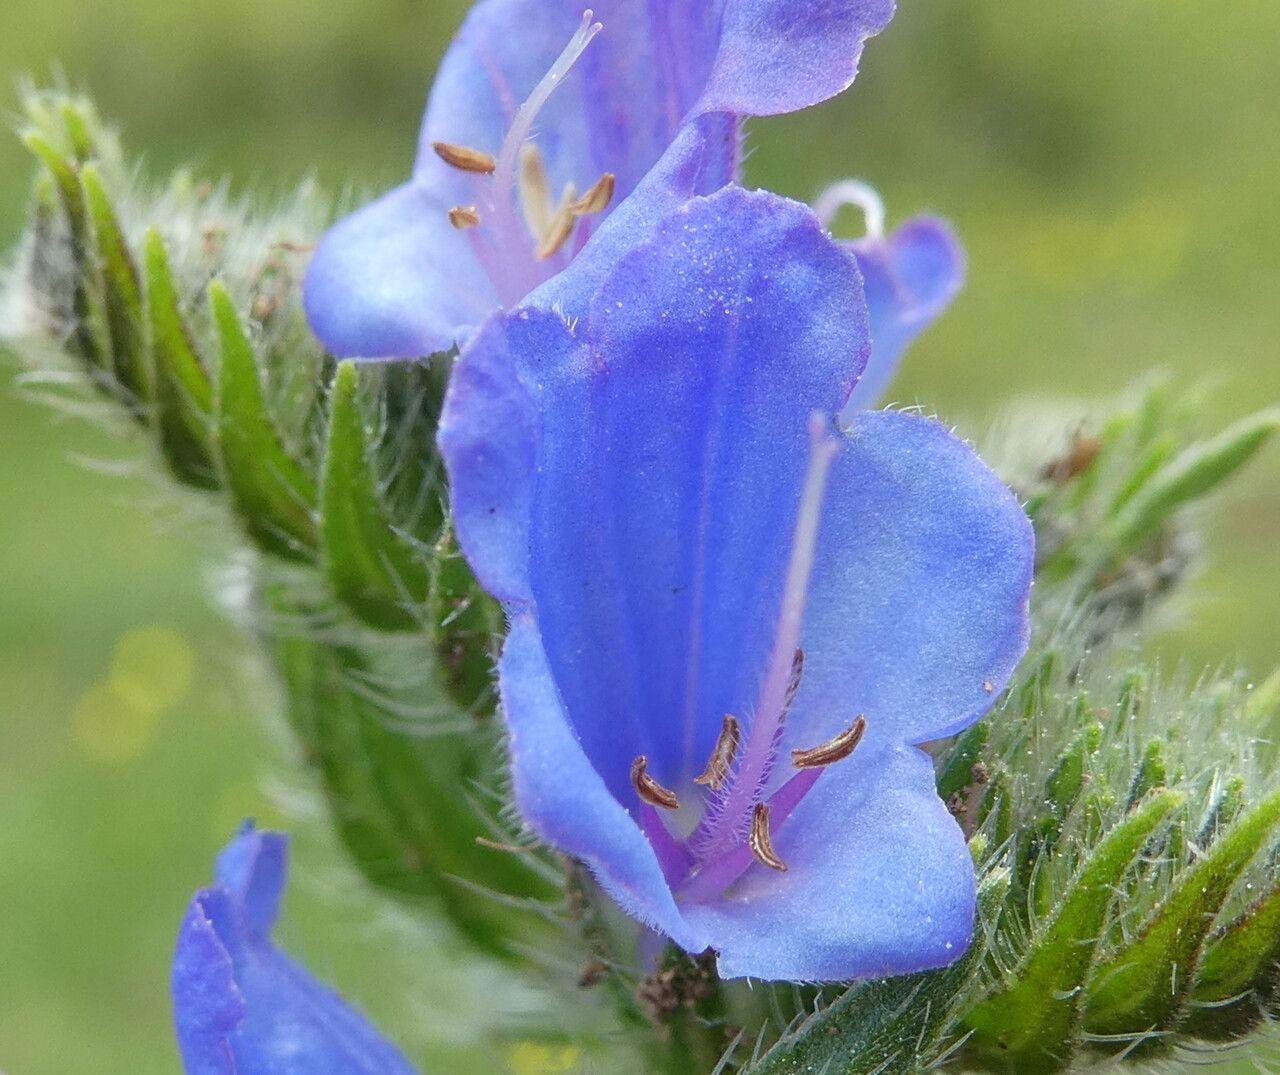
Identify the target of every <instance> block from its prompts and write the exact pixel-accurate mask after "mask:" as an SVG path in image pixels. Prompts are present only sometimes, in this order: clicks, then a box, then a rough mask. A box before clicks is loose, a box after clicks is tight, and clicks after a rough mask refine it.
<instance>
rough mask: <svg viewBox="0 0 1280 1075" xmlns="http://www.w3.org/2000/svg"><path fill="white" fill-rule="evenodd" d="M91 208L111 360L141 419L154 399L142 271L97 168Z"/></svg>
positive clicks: (88, 199) (89, 174)
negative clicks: (137, 264) (141, 277)
mask: <svg viewBox="0 0 1280 1075" xmlns="http://www.w3.org/2000/svg"><path fill="white" fill-rule="evenodd" d="M80 184H81V187H82V188H83V190H84V200H85V209H86V211H87V212H88V214H89V219H90V220H91V221H92V222H93V235H94V240H95V244H96V249H97V255H98V265H99V267H100V270H101V273H102V284H103V304H104V307H105V310H106V317H107V330H108V332H109V333H110V336H111V360H112V369H113V371H114V373H115V378H116V382H117V384H118V385H119V386H120V387H121V388H122V389H123V390H124V393H125V397H124V398H125V402H126V405H127V406H128V407H129V409H130V410H131V412H132V413H133V414H134V416H135V417H137V418H140V419H144V418H145V406H146V405H147V404H149V403H150V402H151V400H152V399H153V397H154V385H153V381H154V378H153V376H152V372H151V355H150V353H149V352H148V350H147V337H146V326H145V321H144V318H143V312H142V285H141V283H140V282H139V280H138V269H137V266H136V265H135V264H134V262H133V255H132V254H131V253H130V252H129V246H128V243H127V242H126V241H125V237H124V233H123V232H122V231H121V229H120V221H119V220H118V219H117V217H116V213H115V210H114V209H113V208H112V206H111V198H110V196H109V195H108V194H107V191H106V188H105V187H104V186H103V185H102V176H101V174H100V173H99V171H98V169H97V167H96V166H94V165H93V164H86V165H85V166H84V167H83V168H81V170H80Z"/></svg>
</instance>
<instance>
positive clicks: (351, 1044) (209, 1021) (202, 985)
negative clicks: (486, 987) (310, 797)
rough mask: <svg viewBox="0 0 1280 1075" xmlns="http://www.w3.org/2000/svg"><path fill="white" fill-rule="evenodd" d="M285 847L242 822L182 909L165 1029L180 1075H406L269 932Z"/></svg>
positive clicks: (372, 1032)
mask: <svg viewBox="0 0 1280 1075" xmlns="http://www.w3.org/2000/svg"><path fill="white" fill-rule="evenodd" d="M286 855H287V843H286V840H285V838H284V837H283V836H282V835H280V834H278V833H263V832H259V831H257V830H256V829H254V828H253V827H252V825H247V826H245V828H243V829H242V830H241V832H240V834H239V835H238V836H237V837H236V838H235V839H234V840H233V841H232V842H231V843H230V844H229V845H228V846H227V848H226V849H225V850H224V851H223V852H222V854H221V855H220V856H219V858H218V864H217V871H216V875H217V877H216V880H217V883H216V884H214V885H212V886H211V887H209V888H206V889H202V890H201V891H200V892H197V893H196V895H195V898H194V899H193V900H192V901H191V905H190V907H189V908H188V909H187V914H186V917H185V918H184V919H183V923H182V927H181V929H180V930H179V933H178V943H177V948H176V951H175V952H174V958H173V970H172V980H171V986H172V993H173V1007H174V1023H175V1026H176V1029H177V1036H178V1047H179V1051H180V1052H181V1054H182V1062H183V1066H184V1068H185V1070H186V1071H187V1072H188V1073H189V1075H295V1073H297V1072H306V1073H307V1075H413V1071H414V1068H413V1066H412V1065H411V1064H410V1063H409V1062H408V1061H407V1060H406V1059H405V1058H404V1056H403V1055H402V1054H401V1053H400V1052H399V1050H397V1049H396V1047H395V1046H394V1045H392V1044H391V1043H390V1042H388V1041H387V1040H386V1039H385V1038H383V1037H382V1036H381V1035H380V1034H379V1033H378V1031H377V1030H376V1029H375V1028H374V1027H373V1026H372V1024H370V1023H369V1022H368V1021H367V1020H366V1019H365V1018H364V1017H363V1016H362V1015H360V1014H359V1013H358V1012H356V1011H355V1010H354V1009H353V1008H352V1007H351V1006H350V1005H348V1004H347V1003H346V1002H345V1001H344V1000H343V999H342V998H341V997H340V996H339V995H338V994H337V993H335V992H334V991H333V990H331V989H329V988H328V987H327V986H325V985H322V984H321V983H320V982H318V981H316V979H314V978H313V977H312V976H311V975H310V974H308V973H307V971H305V970H304V969H303V968H302V967H301V966H299V965H298V964H297V963H294V962H293V961H292V960H291V959H289V957H288V956H286V955H284V954H283V953H282V952H280V951H278V950H277V949H276V948H275V946H274V945H273V944H272V943H271V938H270V935H269V930H270V928H271V926H272V924H273V923H274V921H275V916H276V912H277V910H278V907H279V902H280V896H281V892H282V890H283V886H284V882H285V875H286Z"/></svg>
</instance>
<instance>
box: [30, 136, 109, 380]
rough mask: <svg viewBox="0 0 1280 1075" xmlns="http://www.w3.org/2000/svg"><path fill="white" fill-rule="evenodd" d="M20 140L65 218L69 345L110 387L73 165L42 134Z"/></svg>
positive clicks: (94, 270)
mask: <svg viewBox="0 0 1280 1075" xmlns="http://www.w3.org/2000/svg"><path fill="white" fill-rule="evenodd" d="M22 141H23V143H24V144H25V145H26V147H27V148H28V149H29V150H31V152H32V153H34V154H35V155H36V157H38V158H39V159H40V161H41V162H42V163H43V164H44V166H45V168H47V169H48V171H49V174H50V175H51V176H52V177H53V182H54V185H55V186H56V187H57V189H58V196H59V199H60V200H61V202H62V209H63V212H64V213H66V216H67V224H68V231H69V233H70V236H71V256H72V261H73V262H74V264H75V268H76V281H75V288H74V292H73V295H72V314H73V316H74V318H75V325H74V328H73V331H72V337H71V343H72V346H73V348H74V349H75V351H76V353H77V354H78V355H79V357H80V358H81V359H83V360H84V361H85V362H86V363H87V364H88V366H89V369H90V371H91V372H92V373H94V374H95V379H96V380H97V383H98V384H99V385H100V386H106V385H109V383H110V380H113V379H114V370H113V365H114V363H113V362H112V358H111V340H110V336H109V333H108V329H107V325H106V315H105V312H104V309H103V297H102V290H103V288H102V282H101V278H100V274H99V272H98V267H97V262H96V261H95V260H94V258H93V257H92V256H91V254H90V251H91V250H92V249H93V235H92V232H91V230H90V226H89V217H88V212H87V210H86V208H85V203H84V192H83V190H81V187H80V178H79V176H78V175H77V173H76V169H75V166H74V165H72V164H71V163H70V162H69V161H68V160H67V159H66V158H65V157H64V156H63V155H62V154H61V153H60V152H59V151H58V150H57V149H56V148H55V147H54V145H53V144H52V143H51V142H50V141H49V140H48V139H46V138H45V137H43V136H42V135H40V134H38V133H36V132H35V131H28V132H27V133H25V134H24V135H23V136H22Z"/></svg>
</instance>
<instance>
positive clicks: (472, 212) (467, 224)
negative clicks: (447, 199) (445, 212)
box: [449, 205, 480, 231]
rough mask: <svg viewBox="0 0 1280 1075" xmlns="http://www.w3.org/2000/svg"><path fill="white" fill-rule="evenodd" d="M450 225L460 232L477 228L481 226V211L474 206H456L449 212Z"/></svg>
mask: <svg viewBox="0 0 1280 1075" xmlns="http://www.w3.org/2000/svg"><path fill="white" fill-rule="evenodd" d="M449 223H450V224H452V225H453V226H454V227H455V228H457V229H458V230H459V231H466V230H467V228H474V227H477V226H478V225H479V224H480V210H479V209H477V208H476V207H475V206H474V205H455V206H454V207H453V208H452V209H450V210H449Z"/></svg>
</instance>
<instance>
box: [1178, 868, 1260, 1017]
mask: <svg viewBox="0 0 1280 1075" xmlns="http://www.w3.org/2000/svg"><path fill="white" fill-rule="evenodd" d="M1278 971H1280V883H1278V884H1277V885H1276V886H1275V887H1274V888H1272V890H1271V891H1270V892H1269V893H1268V894H1267V895H1265V896H1263V897H1262V899H1260V900H1258V901H1257V902H1256V903H1254V905H1253V906H1252V907H1250V908H1249V909H1248V910H1247V911H1245V913H1244V914H1242V915H1241V916H1240V917H1239V918H1237V919H1236V920H1235V921H1234V922H1232V923H1231V925H1229V926H1227V928H1226V929H1224V930H1223V931H1222V932H1221V933H1220V934H1218V936H1217V937H1215V938H1214V939H1213V941H1212V942H1211V943H1210V945H1209V950H1208V952H1206V953H1205V957H1204V962H1203V964H1201V967H1200V973H1199V975H1198V976H1197V978H1196V985H1195V990H1194V991H1193V993H1192V997H1193V1005H1192V1009H1191V1011H1190V1013H1189V1015H1188V1018H1187V1020H1186V1022H1185V1023H1183V1025H1182V1026H1181V1027H1180V1029H1181V1030H1183V1031H1185V1032H1186V1033H1188V1034H1192V1035H1194V1036H1196V1037H1200V1038H1208V1039H1210V1040H1226V1039H1227V1038H1232V1037H1236V1036H1237V1035H1238V1034H1239V1033H1240V1032H1241V1031H1242V1030H1244V1029H1247V1027H1248V1026H1249V1025H1251V1024H1252V1023H1253V1022H1256V1021H1257V1020H1258V1019H1260V1018H1261V1015H1262V1009H1261V1007H1260V1006H1259V1003H1258V1000H1259V997H1258V993H1260V992H1262V991H1269V990H1271V989H1272V988H1274V986H1275V984H1276V975H1277V972H1278Z"/></svg>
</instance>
